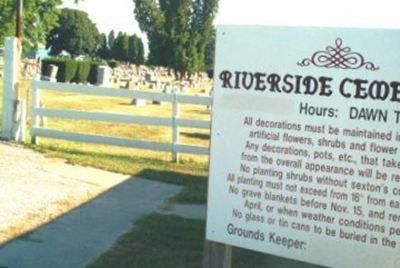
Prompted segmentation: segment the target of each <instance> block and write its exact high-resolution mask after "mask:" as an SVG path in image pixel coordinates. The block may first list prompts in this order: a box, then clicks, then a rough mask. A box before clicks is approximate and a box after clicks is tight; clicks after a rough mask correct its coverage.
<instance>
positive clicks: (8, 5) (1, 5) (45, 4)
mask: <svg viewBox="0 0 400 268" xmlns="http://www.w3.org/2000/svg"><path fill="white" fill-rule="evenodd" d="M16 3H17V1H16V0H1V1H0V40H3V38H4V37H7V36H15V32H16V29H15V27H16V23H15V21H16V15H15V14H16V11H15V10H16ZM60 4H62V0H46V1H43V0H25V1H24V20H23V29H24V31H23V45H24V47H25V48H36V47H37V46H38V45H39V44H45V42H46V37H47V33H49V32H50V30H51V29H53V28H54V27H55V26H56V25H57V20H58V14H59V13H60V10H59V9H58V6H59V5H60Z"/></svg>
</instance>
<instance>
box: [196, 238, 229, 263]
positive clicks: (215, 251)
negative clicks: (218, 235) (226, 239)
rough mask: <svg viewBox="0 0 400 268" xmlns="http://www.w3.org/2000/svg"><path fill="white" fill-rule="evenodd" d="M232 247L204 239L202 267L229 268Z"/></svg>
mask: <svg viewBox="0 0 400 268" xmlns="http://www.w3.org/2000/svg"><path fill="white" fill-rule="evenodd" d="M231 267H232V247H231V246H228V245H225V244H221V243H217V242H212V241H208V240H205V242H204V255H203V268H231Z"/></svg>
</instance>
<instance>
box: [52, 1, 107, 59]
mask: <svg viewBox="0 0 400 268" xmlns="http://www.w3.org/2000/svg"><path fill="white" fill-rule="evenodd" d="M58 19H59V25H58V26H57V27H55V28H54V29H53V30H51V32H50V34H49V36H48V38H47V45H46V47H47V48H50V49H51V51H50V53H51V54H52V55H58V54H60V53H61V52H62V51H63V50H65V51H67V52H68V53H70V54H71V55H72V56H79V55H89V56H94V55H95V53H96V51H97V47H98V43H99V41H100V34H99V30H98V29H97V27H96V25H95V24H94V23H93V22H92V21H91V20H90V19H89V16H88V14H87V13H85V12H83V11H80V10H75V9H69V8H65V9H62V10H61V13H60V15H59V18H58Z"/></svg>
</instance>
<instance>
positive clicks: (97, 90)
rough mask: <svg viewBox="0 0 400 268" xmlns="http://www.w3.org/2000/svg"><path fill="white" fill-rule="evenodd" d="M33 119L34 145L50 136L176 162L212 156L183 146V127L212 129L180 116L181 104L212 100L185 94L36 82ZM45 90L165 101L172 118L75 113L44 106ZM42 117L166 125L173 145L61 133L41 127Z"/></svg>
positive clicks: (208, 125)
mask: <svg viewBox="0 0 400 268" xmlns="http://www.w3.org/2000/svg"><path fill="white" fill-rule="evenodd" d="M32 90H33V92H32V93H33V99H32V119H33V124H32V128H31V136H32V143H37V137H47V138H54V139H62V140H69V141H78V142H87V143H97V144H107V145H114V146H122V147H131V148H138V149H146V150H153V151H164V152H171V154H172V159H173V161H178V159H179V157H178V153H187V154H199V155H208V154H209V148H208V147H200V146H193V145H183V144H179V127H188V128H198V129H210V127H211V126H210V125H211V123H210V121H205V120H191V119H183V118H180V117H179V110H180V109H179V104H194V105H204V106H211V102H212V99H211V98H210V97H200V96H189V95H181V94H176V93H173V94H166V93H155V92H146V91H135V90H126V89H114V88H104V87H94V86H84V85H76V84H65V83H52V82H46V81H37V80H36V81H33V82H32ZM42 90H53V91H59V92H69V93H77V94H88V95H99V96H109V97H120V98H129V99H145V100H152V101H162V102H169V103H172V111H171V117H148V116H130V115H121V114H112V113H100V112H83V111H75V110H58V109H47V108H41V107H40V92H41V91H42ZM40 117H58V118H66V119H80V120H90V121H103V122H119V123H128V124H142V125H151V126H164V127H171V128H172V137H171V138H172V142H171V143H161V142H153V141H143V140H131V139H125V138H116V137H109V136H99V135H93V134H80V133H72V132H63V131H59V130H52V129H44V128H40V125H39V122H40Z"/></svg>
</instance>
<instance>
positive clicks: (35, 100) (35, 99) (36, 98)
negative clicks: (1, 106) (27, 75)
mask: <svg viewBox="0 0 400 268" xmlns="http://www.w3.org/2000/svg"><path fill="white" fill-rule="evenodd" d="M37 80H38V78H36V80H35V81H37ZM37 108H40V89H39V88H38V87H37V86H36V84H35V82H33V83H32V112H31V114H32V129H33V128H39V127H40V117H39V116H38V115H37V114H36V109H37ZM31 143H32V144H34V145H36V144H38V137H36V136H35V135H33V134H32V133H31Z"/></svg>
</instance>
